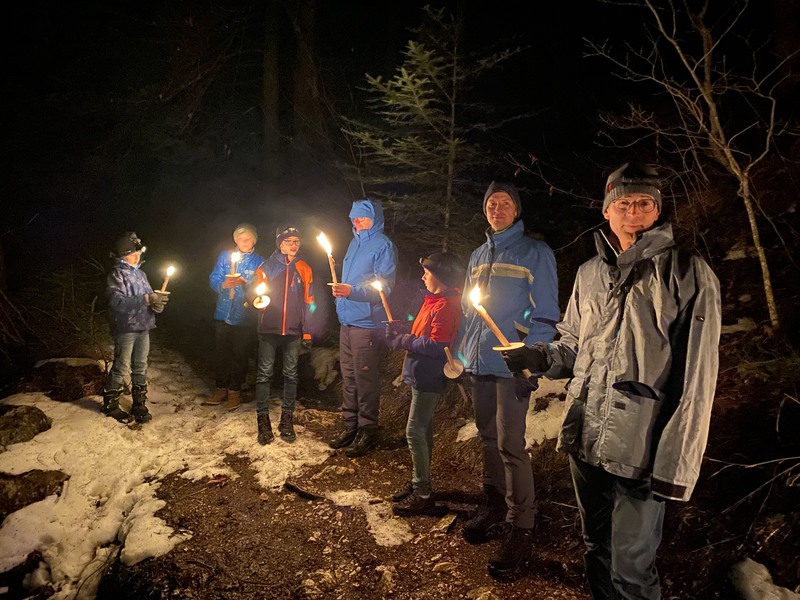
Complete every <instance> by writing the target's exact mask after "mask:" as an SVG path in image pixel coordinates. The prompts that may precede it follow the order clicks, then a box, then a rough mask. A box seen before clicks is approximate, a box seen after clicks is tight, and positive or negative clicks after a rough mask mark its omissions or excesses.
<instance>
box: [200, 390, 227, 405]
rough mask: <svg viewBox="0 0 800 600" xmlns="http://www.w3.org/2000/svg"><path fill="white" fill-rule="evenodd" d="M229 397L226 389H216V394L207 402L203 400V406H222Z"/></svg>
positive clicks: (207, 399)
mask: <svg viewBox="0 0 800 600" xmlns="http://www.w3.org/2000/svg"><path fill="white" fill-rule="evenodd" d="M227 396H228V390H226V389H225V388H219V387H218V388H216V389H215V390H214V392H213V393H212V394H211V395H210V396H209V397H208V398H206V399H205V400H203V404H204V405H205V406H219V405H220V404H222V401H223V400H225V398H226V397H227Z"/></svg>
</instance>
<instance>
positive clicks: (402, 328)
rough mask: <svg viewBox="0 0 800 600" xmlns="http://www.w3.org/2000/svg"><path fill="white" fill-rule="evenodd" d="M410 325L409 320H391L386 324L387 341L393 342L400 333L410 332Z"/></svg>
mask: <svg viewBox="0 0 800 600" xmlns="http://www.w3.org/2000/svg"><path fill="white" fill-rule="evenodd" d="M408 330H409V327H408V322H407V321H389V322H388V323H387V324H386V334H385V335H386V341H387V342H391V341H392V340H393V339H394V338H396V337H397V336H398V335H403V334H404V333H408Z"/></svg>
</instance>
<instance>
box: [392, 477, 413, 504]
mask: <svg viewBox="0 0 800 600" xmlns="http://www.w3.org/2000/svg"><path fill="white" fill-rule="evenodd" d="M413 493H414V484H413V483H411V482H410V481H409V482H408V483H407V484H406V486H405V487H404V488H403V489H401V490H397V491H396V492H395V493H394V494H392V502H400V500H404V499H406V498H408V497H409V496H410V495H411V494H413Z"/></svg>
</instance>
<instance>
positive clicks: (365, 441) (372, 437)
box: [344, 425, 380, 458]
mask: <svg viewBox="0 0 800 600" xmlns="http://www.w3.org/2000/svg"><path fill="white" fill-rule="evenodd" d="M379 441H380V436H379V435H378V426H377V425H366V426H364V427H362V428H360V429H359V430H358V434H357V435H356V438H355V440H353V443H352V444H351V445H350V447H349V448H348V449H347V450H345V451H344V454H345V456H347V457H349V458H357V457H359V456H364V455H365V454H369V453H370V452H371V451H372V450H373V449H374V448H375V446H377V445H378V442H379Z"/></svg>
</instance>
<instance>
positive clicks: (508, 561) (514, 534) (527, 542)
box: [489, 523, 533, 579]
mask: <svg viewBox="0 0 800 600" xmlns="http://www.w3.org/2000/svg"><path fill="white" fill-rule="evenodd" d="M495 527H502V528H503V529H504V531H503V537H502V538H501V540H500V547H499V548H497V550H496V551H495V553H494V554H493V555H492V557H491V558H490V559H489V575H491V576H492V577H495V578H498V579H504V578H511V577H517V576H518V575H520V574H521V572H522V570H523V569H525V568H526V567H528V566H529V565H530V562H531V557H532V554H533V529H522V528H520V527H517V526H516V525H514V524H512V523H501V524H499V525H496V526H495Z"/></svg>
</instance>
